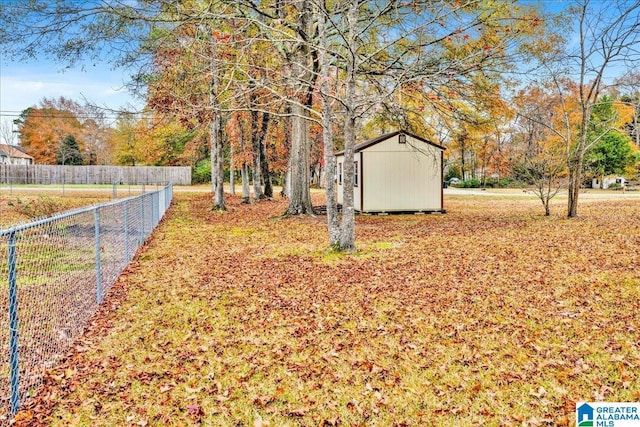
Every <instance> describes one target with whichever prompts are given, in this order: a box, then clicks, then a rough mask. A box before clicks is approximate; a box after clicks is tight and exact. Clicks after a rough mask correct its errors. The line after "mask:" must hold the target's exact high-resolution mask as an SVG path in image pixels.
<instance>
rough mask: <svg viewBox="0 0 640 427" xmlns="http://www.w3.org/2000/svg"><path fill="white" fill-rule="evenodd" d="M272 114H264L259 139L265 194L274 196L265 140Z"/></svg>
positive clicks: (270, 196)
mask: <svg viewBox="0 0 640 427" xmlns="http://www.w3.org/2000/svg"><path fill="white" fill-rule="evenodd" d="M270 118H271V116H270V115H269V114H267V113H263V114H262V124H261V126H260V127H261V129H260V139H259V141H258V151H259V152H260V172H261V173H262V181H263V182H264V193H263V194H264V196H265V197H268V198H272V197H273V184H272V183H271V172H270V171H269V158H268V157H267V149H266V146H265V141H266V139H267V131H268V130H269V120H270Z"/></svg>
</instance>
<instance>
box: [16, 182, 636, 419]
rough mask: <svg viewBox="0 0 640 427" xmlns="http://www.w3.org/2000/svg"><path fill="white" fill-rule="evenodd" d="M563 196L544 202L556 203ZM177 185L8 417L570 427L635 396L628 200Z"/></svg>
mask: <svg viewBox="0 0 640 427" xmlns="http://www.w3.org/2000/svg"><path fill="white" fill-rule="evenodd" d="M560 203H561V202H560V201H559V202H557V205H556V206H555V208H554V209H555V210H557V211H558V212H559V211H560V209H561V206H560V205H559V204H560ZM228 204H229V208H230V209H229V211H228V212H226V213H219V212H212V211H210V205H211V201H210V197H209V196H208V195H202V194H186V193H184V194H177V195H176V200H175V204H174V206H173V207H172V209H171V210H170V211H169V213H168V214H167V215H168V216H167V217H166V220H165V221H164V222H163V224H161V225H160V227H159V228H158V229H157V230H156V232H155V233H154V235H153V237H152V238H151V240H150V242H149V243H148V245H147V246H146V248H145V250H144V251H142V252H140V253H139V254H138V256H137V258H136V260H135V261H134V263H133V264H132V266H131V267H130V268H129V270H127V271H126V272H125V274H124V276H123V277H122V278H121V280H120V282H119V284H117V285H116V286H115V288H114V293H113V295H111V296H110V298H109V299H108V300H107V302H106V303H105V304H104V306H103V307H102V309H101V311H100V313H99V314H98V316H97V317H96V318H95V319H94V321H93V322H92V324H91V326H90V328H89V330H88V331H87V333H86V334H85V336H84V337H83V338H81V339H80V340H78V341H77V342H76V344H75V346H74V351H73V352H72V353H71V354H70V355H69V356H68V357H67V359H66V360H65V362H64V363H63V364H62V365H61V366H59V367H58V368H56V369H54V370H52V371H50V372H48V374H47V378H46V380H45V386H44V387H43V390H41V392H40V394H39V397H38V398H36V399H34V401H33V402H32V403H31V404H30V406H29V407H28V408H26V410H25V411H24V412H22V413H20V414H19V416H18V425H20V423H23V425H34V424H35V425H37V424H43V425H86V426H114V425H132V426H135V425H140V426H144V425H153V426H165V425H171V426H187V425H207V426H253V427H256V426H258V427H265V426H290V427H293V426H423V425H424V426H510V425H511V426H523V425H526V426H545V425H561V426H563V425H564V426H569V425H575V416H574V411H575V402H577V401H595V400H598V401H631V402H633V401H638V400H640V378H639V374H638V372H640V341H638V336H639V335H638V329H639V328H640V286H639V283H640V278H639V273H638V272H637V266H638V265H639V264H640V256H639V255H638V245H639V244H640V218H639V216H638V214H637V212H638V211H637V202H634V201H630V200H616V201H589V202H583V203H582V205H581V206H580V215H581V216H580V217H579V218H576V219H572V220H569V219H565V218H563V217H560V216H552V217H543V216H540V212H541V207H540V206H539V201H537V200H536V199H533V198H520V199H517V200H516V199H515V198H514V199H504V198H492V197H481V198H480V197H471V196H451V197H447V198H446V199H445V205H446V206H445V207H446V209H447V212H448V213H447V214H446V215H397V216H393V215H392V216H362V217H358V218H357V236H358V237H357V245H358V247H359V248H360V251H359V252H358V253H355V254H336V253H331V252H330V251H328V250H327V249H326V248H327V246H328V241H327V236H326V234H327V233H326V226H325V220H326V218H325V217H315V218H313V217H304V218H280V217H279V214H280V213H281V212H283V211H284V209H285V206H286V202H285V201H280V200H278V201H265V202H261V203H257V204H254V205H250V206H249V205H240V204H239V200H238V199H237V198H230V200H229V201H228Z"/></svg>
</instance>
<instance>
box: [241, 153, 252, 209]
mask: <svg viewBox="0 0 640 427" xmlns="http://www.w3.org/2000/svg"><path fill="white" fill-rule="evenodd" d="M240 175H241V176H242V200H241V201H240V203H242V204H249V203H251V190H250V189H249V166H248V165H247V164H246V163H242V168H241V169H240Z"/></svg>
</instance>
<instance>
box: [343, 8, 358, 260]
mask: <svg viewBox="0 0 640 427" xmlns="http://www.w3.org/2000/svg"><path fill="white" fill-rule="evenodd" d="M348 21H349V30H348V36H347V44H348V47H349V49H351V51H353V52H356V51H357V50H358V49H357V36H356V33H357V24H358V0H352V1H351V4H350V6H349V12H348ZM357 67H358V64H357V56H356V55H353V56H350V57H349V61H348V62H347V69H346V76H345V78H346V82H345V103H344V107H345V111H344V128H343V129H344V176H343V178H342V180H343V189H344V192H343V195H342V223H341V225H340V228H341V230H340V249H341V250H343V251H355V250H356V228H355V210H354V206H353V202H354V200H353V199H354V197H353V179H354V164H353V159H354V147H355V145H356V144H355V140H356V135H355V131H356V117H355V103H356V100H355V96H356V71H357Z"/></svg>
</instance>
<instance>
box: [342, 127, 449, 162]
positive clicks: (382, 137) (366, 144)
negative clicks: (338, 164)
mask: <svg viewBox="0 0 640 427" xmlns="http://www.w3.org/2000/svg"><path fill="white" fill-rule="evenodd" d="M401 133H403V134H405V135H407V136H410V137H412V138H414V139H417V140H418V141H420V142H424V143H425V144H429V145H432V146H434V147H436V148H439V149H440V150H446V148H445V147H443V146H442V145H439V144H436V143H435V142H432V141H429V140H428V139H425V138H422V137H420V136H418V135H415V134H413V133H410V132H407V131H404V130H398V131H395V132H391V133H385V134H384V135H380V136H377V137H375V138H372V139H369V140H367V141H364V142H361V143H359V144H356V145H355V147H353V148H354V153H357V152H360V151H362V150H364V149H365V148H369V147H371V146H373V145H376V144H378V143H379V142H382V141H386V140H387V139H389V138H393V137H394V136H396V135H399V134H401ZM343 154H344V150H342V151H338V152H337V153H336V156H340V155H343Z"/></svg>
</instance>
